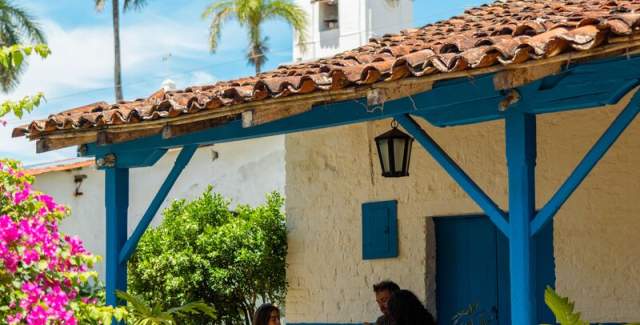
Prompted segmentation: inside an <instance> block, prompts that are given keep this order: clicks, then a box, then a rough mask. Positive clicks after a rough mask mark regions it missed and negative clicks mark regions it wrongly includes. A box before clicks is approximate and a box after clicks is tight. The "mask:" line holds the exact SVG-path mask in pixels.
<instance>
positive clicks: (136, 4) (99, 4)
mask: <svg viewBox="0 0 640 325" xmlns="http://www.w3.org/2000/svg"><path fill="white" fill-rule="evenodd" d="M93 1H95V6H96V10H97V11H98V12H101V11H102V10H104V7H105V5H106V2H107V0H93ZM146 4H147V0H123V8H122V10H123V11H124V12H127V11H128V10H130V9H141V8H142V7H144V6H145V5H146ZM111 17H112V19H113V51H114V60H115V61H114V64H113V82H114V90H115V94H116V100H117V101H120V100H123V99H124V97H123V95H122V63H121V59H122V55H121V53H120V5H119V0H111Z"/></svg>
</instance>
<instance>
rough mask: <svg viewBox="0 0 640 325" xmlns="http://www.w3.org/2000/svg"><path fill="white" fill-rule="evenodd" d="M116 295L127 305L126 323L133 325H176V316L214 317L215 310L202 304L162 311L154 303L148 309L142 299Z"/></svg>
mask: <svg viewBox="0 0 640 325" xmlns="http://www.w3.org/2000/svg"><path fill="white" fill-rule="evenodd" d="M116 295H117V296H118V298H120V299H123V300H125V301H127V302H128V303H129V305H128V311H129V313H128V315H127V322H128V323H129V324H133V325H175V324H178V323H177V321H176V317H178V316H180V317H189V316H192V315H198V314H204V315H206V316H208V317H210V318H212V319H214V318H215V317H216V315H215V309H213V307H211V306H209V305H207V304H205V303H203V302H190V303H188V304H186V305H184V306H180V307H173V308H169V309H167V310H162V308H161V306H160V304H158V303H156V304H155V305H154V306H153V307H150V306H149V305H147V303H146V302H145V301H144V300H143V299H142V298H140V297H137V296H135V295H131V294H128V293H126V292H122V291H118V292H116Z"/></svg>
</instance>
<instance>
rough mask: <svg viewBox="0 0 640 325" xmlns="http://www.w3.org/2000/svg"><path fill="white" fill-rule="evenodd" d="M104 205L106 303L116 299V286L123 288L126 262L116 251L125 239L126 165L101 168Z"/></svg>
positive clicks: (127, 188)
mask: <svg viewBox="0 0 640 325" xmlns="http://www.w3.org/2000/svg"><path fill="white" fill-rule="evenodd" d="M105 172H106V175H105V205H106V209H107V220H106V225H107V254H106V255H107V261H106V262H107V270H106V271H107V274H106V282H107V284H106V285H107V288H106V291H107V292H106V295H107V297H106V298H107V304H108V305H111V306H115V305H116V304H117V303H118V300H117V298H116V290H121V291H126V290H127V263H126V262H124V263H121V262H120V258H119V255H120V251H121V250H122V247H123V246H124V243H125V242H126V241H127V209H128V208H129V168H115V167H114V168H107V169H106V170H105Z"/></svg>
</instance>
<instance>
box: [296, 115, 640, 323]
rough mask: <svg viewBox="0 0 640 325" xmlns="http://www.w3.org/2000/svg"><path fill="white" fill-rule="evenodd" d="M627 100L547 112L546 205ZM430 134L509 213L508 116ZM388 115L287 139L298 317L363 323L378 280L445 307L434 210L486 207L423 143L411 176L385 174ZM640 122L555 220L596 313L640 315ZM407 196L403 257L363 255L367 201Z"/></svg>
mask: <svg viewBox="0 0 640 325" xmlns="http://www.w3.org/2000/svg"><path fill="white" fill-rule="evenodd" d="M619 111H620V108H619V107H613V108H609V109H599V110H584V111H577V112H568V113H561V114H553V115H546V116H541V117H539V119H538V139H539V141H538V143H539V144H538V145H539V149H538V171H537V173H538V174H537V182H538V200H537V202H538V206H539V207H540V206H541V205H543V203H544V202H546V200H548V198H549V197H550V196H551V195H552V193H553V192H554V191H555V189H556V188H557V187H558V186H559V185H560V184H561V182H562V181H563V180H564V179H565V177H566V176H567V175H568V174H569V172H570V171H571V170H572V169H573V167H574V166H575V165H576V164H577V162H578V161H579V160H580V159H581V157H582V156H583V155H584V153H585V152H586V150H587V149H588V148H589V147H590V146H591V144H592V143H594V142H595V140H596V139H597V137H598V136H599V135H600V134H601V132H602V131H603V130H604V129H605V128H606V126H607V125H608V124H609V123H610V121H611V120H612V119H613V117H614V116H615V115H617V113H618V112H619ZM423 125H424V126H425V128H426V129H427V130H428V132H429V133H430V134H431V135H432V136H433V137H434V138H435V139H436V140H437V141H438V142H439V143H440V144H441V145H442V147H443V148H445V150H447V151H448V152H449V153H450V155H451V156H452V157H453V158H454V159H455V160H456V161H457V162H458V163H459V164H460V165H461V166H462V167H463V168H464V169H465V170H466V171H468V173H469V174H470V176H471V177H472V178H473V179H474V180H476V182H477V183H478V184H479V185H480V186H481V187H482V188H483V189H485V191H486V192H487V193H488V194H489V195H490V196H491V197H492V198H494V199H495V200H496V201H497V203H498V204H499V205H500V206H501V207H503V208H504V209H507V208H508V207H507V178H506V163H505V150H504V140H505V139H504V132H503V123H502V122H491V123H484V124H481V125H476V126H461V127H455V128H447V129H436V128H434V127H432V126H429V125H425V124H424V123H423ZM388 128H389V121H388V120H387V121H381V122H375V123H368V124H358V125H353V126H345V127H339V128H333V129H327V130H319V131H313V132H306V133H298V134H292V135H288V136H287V138H286V162H287V165H286V172H287V182H286V194H287V213H288V216H287V218H288V225H289V227H290V230H291V232H290V240H289V257H288V258H289V259H288V262H289V264H290V266H289V268H288V273H287V277H288V280H289V282H290V289H289V295H288V297H287V304H286V307H287V320H288V321H289V322H324V323H332V322H334V323H335V322H338V323H343V322H362V321H372V320H374V319H375V317H376V316H377V315H378V311H377V307H376V305H375V302H374V297H373V293H372V290H371V286H372V285H373V284H374V283H375V282H377V281H380V280H383V279H387V278H390V279H393V280H395V281H397V282H398V283H399V284H400V286H402V287H405V288H408V289H411V290H413V291H414V292H416V293H417V294H418V295H419V296H421V297H426V302H427V305H428V306H429V307H430V310H435V301H434V296H435V257H434V256H435V251H434V245H435V244H434V242H435V241H434V234H433V223H432V220H431V219H430V218H429V217H433V216H447V215H461V214H469V213H478V212H480V209H479V208H478V207H477V206H476V205H475V204H474V203H473V202H472V201H471V200H470V199H469V198H468V197H467V195H466V194H465V193H464V192H463V191H462V190H461V189H460V188H459V187H458V186H457V185H456V184H455V183H454V182H453V181H452V180H451V178H450V177H449V176H448V175H447V174H446V173H445V172H444V171H443V170H442V169H441V168H440V167H439V166H438V165H437V164H436V163H435V161H434V160H433V159H432V158H431V157H429V156H428V155H427V154H426V152H425V151H424V150H423V149H422V148H421V147H419V145H416V146H415V147H414V151H413V157H412V161H411V170H410V173H411V176H410V177H406V178H400V179H384V178H382V177H380V176H379V163H378V157H377V153H376V152H375V147H374V144H373V141H372V139H373V138H374V137H375V136H376V135H378V134H380V133H382V132H384V131H386V130H387V129H388ZM639 139H640V121H639V120H636V121H635V122H634V123H633V124H632V125H631V126H630V127H629V129H628V130H627V132H626V134H624V135H623V136H622V137H621V138H620V139H619V141H618V143H616V144H615V146H614V147H613V148H612V150H611V151H610V152H609V153H608V154H607V155H606V157H605V158H604V159H603V160H602V162H601V163H600V165H599V166H598V167H596V168H595V169H594V171H593V172H592V174H591V175H590V176H589V177H588V178H587V179H586V180H585V182H584V183H583V185H582V187H581V188H579V189H578V190H577V191H576V193H575V194H574V196H573V197H572V198H571V199H570V200H569V201H568V202H567V204H566V205H565V206H564V207H563V208H562V209H561V211H560V213H559V214H558V216H557V217H556V219H555V234H554V236H555V258H556V273H557V288H558V290H559V292H560V293H561V294H565V295H569V296H571V297H572V298H573V299H575V300H576V307H577V308H578V309H579V310H580V311H582V312H583V315H584V316H585V317H586V318H588V319H589V320H590V321H594V322H595V321H634V320H635V321H637V320H640V169H639V168H638V166H640V141H638V140H639ZM388 199H397V200H398V202H399V205H398V227H399V234H400V236H399V257H398V258H394V259H385V260H374V261H363V260H362V258H361V241H362V240H361V221H360V220H361V219H360V218H361V212H360V207H361V204H362V203H364V202H367V201H377V200H388Z"/></svg>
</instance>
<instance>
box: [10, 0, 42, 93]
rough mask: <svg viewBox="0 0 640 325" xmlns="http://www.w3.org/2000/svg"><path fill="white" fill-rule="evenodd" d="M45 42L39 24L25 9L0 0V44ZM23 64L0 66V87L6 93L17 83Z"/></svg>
mask: <svg viewBox="0 0 640 325" xmlns="http://www.w3.org/2000/svg"><path fill="white" fill-rule="evenodd" d="M27 43H41V44H44V43H46V38H45V36H44V32H43V31H42V29H41V28H40V25H39V24H38V23H37V22H36V20H35V19H34V18H33V16H31V15H30V14H29V13H28V12H27V11H25V10H24V9H23V8H20V7H19V6H16V5H15V4H14V3H13V2H12V1H10V0H0V46H11V45H16V44H27ZM24 67H25V64H24V63H20V64H17V65H14V66H13V67H5V66H1V67H0V89H1V90H2V91H3V92H5V93H7V92H9V91H10V90H12V89H14V88H15V87H16V86H17V85H18V81H19V77H20V74H21V73H22V72H23V71H24Z"/></svg>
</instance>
